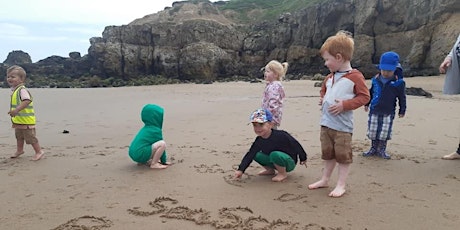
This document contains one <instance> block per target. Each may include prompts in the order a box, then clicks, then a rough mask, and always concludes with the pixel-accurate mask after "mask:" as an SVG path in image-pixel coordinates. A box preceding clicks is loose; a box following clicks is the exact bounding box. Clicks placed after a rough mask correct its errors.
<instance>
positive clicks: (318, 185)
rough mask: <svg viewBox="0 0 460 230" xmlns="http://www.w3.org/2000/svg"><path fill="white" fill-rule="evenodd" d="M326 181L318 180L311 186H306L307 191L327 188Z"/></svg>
mask: <svg viewBox="0 0 460 230" xmlns="http://www.w3.org/2000/svg"><path fill="white" fill-rule="evenodd" d="M327 187H329V186H328V185H327V181H323V180H319V181H317V182H315V183H313V184H309V185H308V189H317V188H327Z"/></svg>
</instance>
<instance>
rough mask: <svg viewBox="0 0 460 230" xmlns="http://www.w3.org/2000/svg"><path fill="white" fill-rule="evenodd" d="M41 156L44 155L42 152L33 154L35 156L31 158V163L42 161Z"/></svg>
mask: <svg viewBox="0 0 460 230" xmlns="http://www.w3.org/2000/svg"><path fill="white" fill-rule="evenodd" d="M43 155H45V152H44V151H40V152H39V153H35V156H34V157H32V160H33V161H38V160H40V159H42V157H43Z"/></svg>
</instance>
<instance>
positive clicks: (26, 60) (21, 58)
mask: <svg viewBox="0 0 460 230" xmlns="http://www.w3.org/2000/svg"><path fill="white" fill-rule="evenodd" d="M3 63H4V64H7V65H10V66H11V65H22V64H30V63H32V59H31V58H30V55H29V54H28V53H26V52H24V51H22V50H14V51H11V52H10V53H9V54H8V56H7V57H6V60H5V61H4V62H3Z"/></svg>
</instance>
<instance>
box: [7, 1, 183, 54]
mask: <svg viewBox="0 0 460 230" xmlns="http://www.w3.org/2000/svg"><path fill="white" fill-rule="evenodd" d="M176 1H180V0H126V1H114V0H110V1H109V0H14V1H9V2H7V3H6V2H5V4H2V5H1V6H0V62H4V61H5V59H6V57H7V56H8V53H9V52H11V51H13V50H22V51H24V52H26V53H28V54H29V55H30V56H31V58H32V61H33V62H37V61H39V60H42V59H44V58H47V57H49V56H51V55H58V56H62V57H68V56H69V53H70V52H72V51H77V52H80V53H81V55H82V56H83V55H85V54H87V53H88V48H89V46H90V44H89V39H90V38H92V37H102V32H103V31H104V28H105V27H106V26H110V25H115V26H120V25H126V24H128V23H130V22H132V21H134V20H135V19H137V18H142V17H143V16H145V15H147V14H153V13H157V12H158V11H161V10H163V9H164V8H165V7H170V6H172V3H173V2H176Z"/></svg>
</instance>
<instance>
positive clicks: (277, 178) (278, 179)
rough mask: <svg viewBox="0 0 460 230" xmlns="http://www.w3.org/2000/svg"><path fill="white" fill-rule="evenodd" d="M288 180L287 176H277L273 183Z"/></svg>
mask: <svg viewBox="0 0 460 230" xmlns="http://www.w3.org/2000/svg"><path fill="white" fill-rule="evenodd" d="M286 178H287V175H283V174H278V175H276V176H275V177H273V178H272V181H274V182H281V181H283V180H285V179H286Z"/></svg>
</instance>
